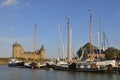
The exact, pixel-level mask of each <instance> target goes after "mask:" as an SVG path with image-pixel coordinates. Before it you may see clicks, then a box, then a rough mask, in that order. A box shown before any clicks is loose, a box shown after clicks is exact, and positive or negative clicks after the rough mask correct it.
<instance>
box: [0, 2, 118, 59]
mask: <svg viewBox="0 0 120 80" xmlns="http://www.w3.org/2000/svg"><path fill="white" fill-rule="evenodd" d="M90 8H91V9H92V15H93V16H92V27H93V44H94V45H96V46H98V38H97V35H98V31H99V26H100V16H101V18H102V30H104V31H105V33H106V35H107V38H108V40H109V44H110V46H113V47H116V48H118V49H120V37H119V34H120V22H119V21H120V0H0V57H11V56H12V45H13V43H15V42H18V43H20V44H21V45H22V46H23V48H24V50H25V51H33V38H34V37H33V35H34V25H35V23H37V49H39V48H40V47H41V45H42V44H43V45H44V47H45V49H46V56H47V57H48V58H53V57H57V55H58V52H57V50H58V48H57V46H58V45H57V22H59V25H60V29H61V33H62V38H63V42H64V46H65V53H66V49H67V48H66V43H67V40H66V39H67V37H66V36H67V31H66V30H67V19H66V16H69V17H70V26H71V28H72V37H73V38H72V41H73V43H72V44H73V48H74V52H77V50H78V49H79V47H81V46H82V45H84V44H85V43H87V42H89V24H90V23H89V12H88V10H89V9H90ZM65 55H66V54H65Z"/></svg>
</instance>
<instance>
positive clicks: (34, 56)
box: [34, 23, 37, 59]
mask: <svg viewBox="0 0 120 80" xmlns="http://www.w3.org/2000/svg"><path fill="white" fill-rule="evenodd" d="M36 31H37V23H35V31H34V59H35V54H36Z"/></svg>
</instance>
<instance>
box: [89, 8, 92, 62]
mask: <svg viewBox="0 0 120 80" xmlns="http://www.w3.org/2000/svg"><path fill="white" fill-rule="evenodd" d="M89 14H90V62H91V60H92V13H91V9H90V10H89Z"/></svg>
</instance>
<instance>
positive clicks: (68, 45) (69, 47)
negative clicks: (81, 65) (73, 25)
mask: <svg viewBox="0 0 120 80" xmlns="http://www.w3.org/2000/svg"><path fill="white" fill-rule="evenodd" d="M67 20H68V22H67V24H68V26H67V27H68V35H67V36H68V41H67V42H68V43H67V48H68V54H67V57H68V62H70V49H71V46H70V43H71V41H70V23H69V21H70V19H69V17H68V18H67Z"/></svg>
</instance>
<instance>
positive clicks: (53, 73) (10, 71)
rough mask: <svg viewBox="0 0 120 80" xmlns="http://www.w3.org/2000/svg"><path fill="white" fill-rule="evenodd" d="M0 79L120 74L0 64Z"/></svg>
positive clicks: (74, 79)
mask: <svg viewBox="0 0 120 80" xmlns="http://www.w3.org/2000/svg"><path fill="white" fill-rule="evenodd" d="M0 80H120V74H110V73H90V72H68V71H58V70H52V69H50V70H43V69H26V68H16V67H8V66H7V65H0Z"/></svg>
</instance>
